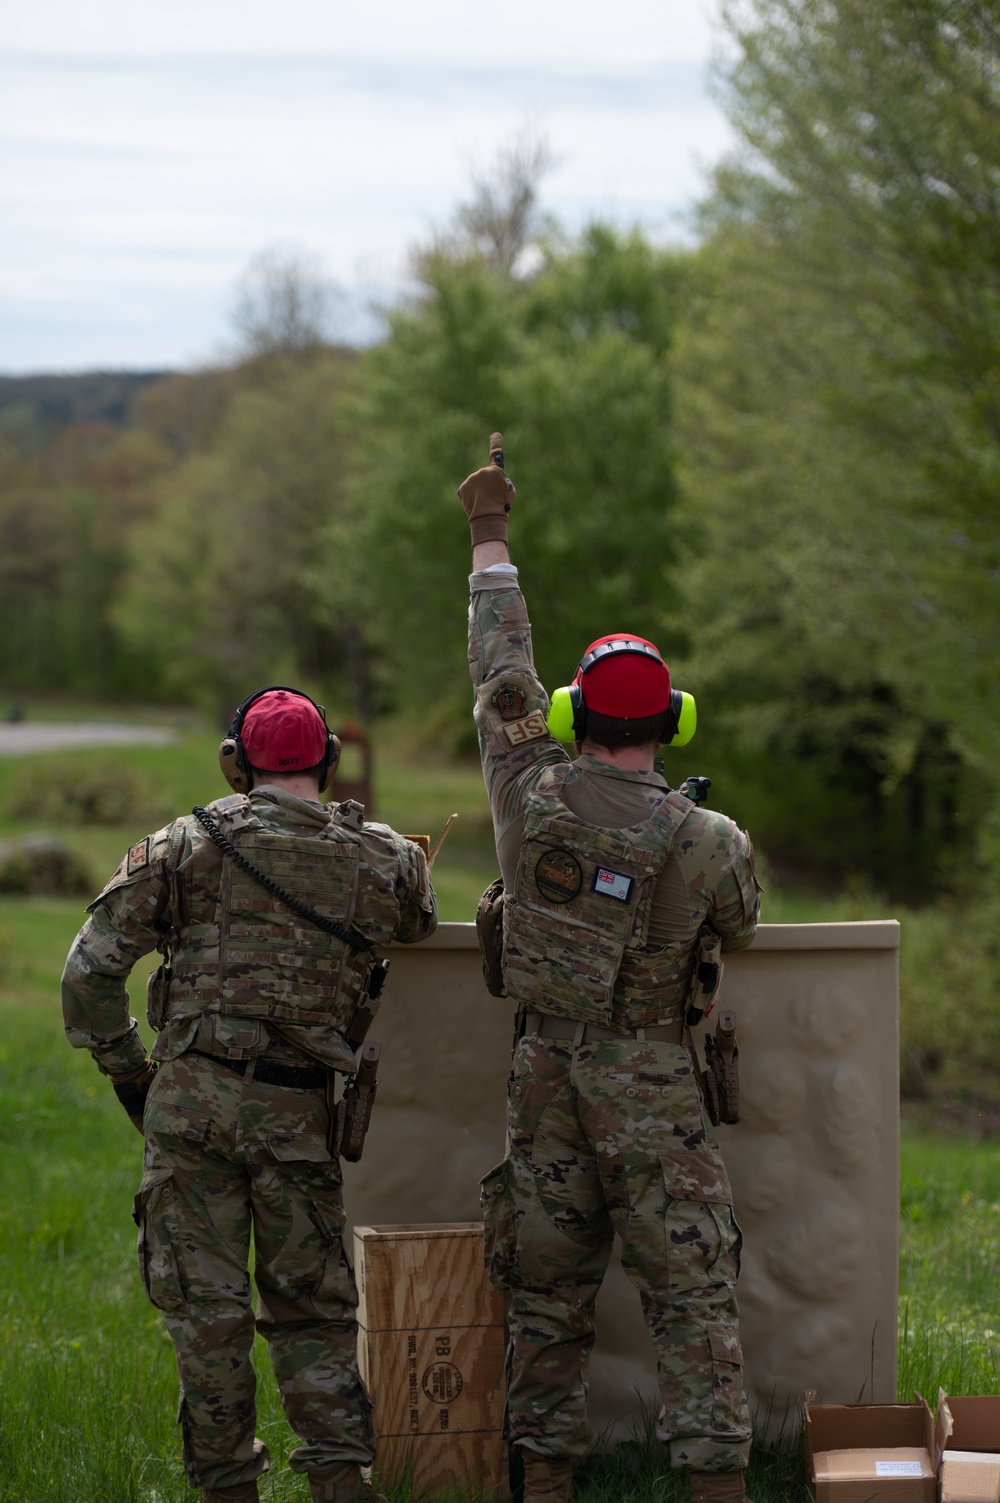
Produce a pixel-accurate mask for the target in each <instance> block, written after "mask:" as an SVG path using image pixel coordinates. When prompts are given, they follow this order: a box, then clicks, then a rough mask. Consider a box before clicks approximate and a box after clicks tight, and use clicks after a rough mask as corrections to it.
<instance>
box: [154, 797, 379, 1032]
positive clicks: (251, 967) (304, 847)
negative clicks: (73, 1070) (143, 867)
mask: <svg viewBox="0 0 1000 1503" xmlns="http://www.w3.org/2000/svg"><path fill="white" fill-rule="evenodd" d="M209 812H210V813H211V814H212V815H213V817H214V819H215V821H216V823H217V824H218V826H219V828H220V829H221V830H222V833H223V834H224V835H226V836H227V837H228V839H229V840H230V841H231V842H232V843H233V845H234V846H235V847H236V849H237V850H238V851H239V853H240V855H241V856H243V857H244V858H245V859H246V860H247V861H249V862H250V863H251V865H253V866H255V867H257V868H258V870H260V871H263V872H264V873H266V875H267V876H269V877H272V878H273V879H274V881H275V882H276V883H277V884H278V886H279V887H282V888H284V890H285V891H286V892H288V893H290V894H291V895H292V896H293V897H296V898H299V899H301V900H302V901H304V902H307V903H309V904H311V906H312V907H313V908H316V909H318V911H319V912H320V913H322V914H325V915H326V916H328V917H329V918H333V919H336V920H337V921H338V923H341V924H343V925H345V927H350V926H351V925H352V924H353V923H354V922H355V920H356V919H359V918H360V920H361V922H360V923H359V926H358V927H359V931H360V932H361V933H363V934H364V936H365V938H366V939H369V940H371V941H372V943H373V944H374V945H377V946H379V947H386V946H388V945H389V944H391V942H392V939H393V936H394V935H395V932H396V929H397V928H398V926H399V918H400V914H399V904H398V902H397V900H396V896H395V892H394V891H393V889H392V887H391V885H389V886H388V887H387V886H386V884H384V883H368V882H365V883H364V884H363V903H362V904H361V905H360V906H361V908H362V910H363V912H362V913H361V914H359V912H358V909H359V902H358V895H359V889H360V888H362V881H361V878H362V874H363V866H364V862H363V845H364V840H365V838H366V837H365V835H364V834H363V832H362V818H363V811H362V809H361V806H360V805H358V804H352V803H345V804H343V805H341V806H340V807H339V808H337V809H335V810H334V811H333V813H332V816H331V819H330V822H329V824H328V825H327V826H326V827H325V829H323V830H321V831H319V832H318V833H317V834H316V835H284V834H278V833H276V832H275V831H273V830H269V829H268V828H267V827H266V826H265V825H264V823H263V822H262V821H261V820H260V819H259V818H258V817H257V815H255V814H254V812H253V809H252V806H251V803H250V800H249V798H247V797H246V796H245V795H242V794H237V795H235V796H234V797H231V798H224V799H219V800H217V801H216V802H215V803H214V804H211V805H209ZM185 824H186V822H185ZM190 833H191V836H192V861H193V870H192V872H191V873H190V876H188V874H187V873H185V883H184V887H185V891H186V892H187V893H189V894H190V898H189V900H188V905H187V906H188V907H189V908H190V910H191V911H190V913H189V916H188V922H185V923H184V924H182V925H181V927H180V928H179V929H178V930H177V931H176V934H175V936H174V937H173V940H172V943H171V952H170V964H169V972H168V976H167V977H166V978H165V979H166V980H167V981H168V985H166V986H163V987H161V988H160V990H161V991H162V992H163V993H165V995H164V998H163V1007H162V1011H161V1017H160V1019H159V1021H157V1020H156V1019H154V1018H153V1017H152V1016H150V1019H149V1021H150V1023H151V1024H152V1026H153V1027H162V1026H163V1024H164V1022H166V1021H169V1020H170V1019H171V1018H177V1017H191V1016H193V1015H195V1014H197V1013H199V1012H204V1011H205V1009H206V1008H207V1007H209V1006H210V1005H211V1006H217V1007H218V1008H219V1010H220V1011H221V1012H223V1013H224V1014H226V1015H227V1016H229V1017H236V1018H273V1019H275V1020H276V1021H279V1022H280V1021H286V1022H294V1023H311V1022H316V1023H325V1024H328V1025H331V1026H332V1027H334V1028H338V1029H341V1030H344V1029H346V1028H347V1026H348V1025H349V1024H350V1021H351V1019H352V1018H353V1016H354V1013H355V1011H356V1009H357V1007H358V1005H359V1003H360V1001H361V998H362V997H363V996H364V994H365V988H366V984H367V980H368V973H369V969H370V967H371V963H372V958H373V957H372V954H371V952H370V951H358V950H353V949H351V947H350V946H349V945H347V944H345V943H344V942H343V941H342V940H339V939H336V938H334V937H333V936H332V935H329V934H326V933H325V932H324V931H323V930H322V929H320V928H318V927H317V926H316V925H315V924H311V923H310V922H309V921H308V919H305V918H300V917H299V916H298V915H297V914H296V913H294V912H293V910H292V909H291V908H289V907H288V906H287V905H286V904H284V903H283V902H282V901H281V899H280V898H277V897H273V896H272V895H271V894H270V893H269V892H267V891H266V890H265V889H264V888H263V887H261V886H260V885H259V883H257V882H255V881H254V880H253V878H252V877H249V876H248V875H247V874H246V873H245V872H244V871H241V869H240V868H239V867H238V866H237V865H236V863H235V862H234V861H233V860H232V859H231V858H230V857H229V856H222V857H221V872H220V869H219V868H220V853H219V851H218V850H217V848H216V847H215V846H214V845H213V844H212V842H211V841H210V840H209V839H208V838H207V836H202V834H201V831H200V830H198V829H197V827H195V829H194V830H193V831H191V832H190ZM150 995H151V997H152V991H151V994H150Z"/></svg>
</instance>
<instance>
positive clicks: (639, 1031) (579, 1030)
mask: <svg viewBox="0 0 1000 1503" xmlns="http://www.w3.org/2000/svg"><path fill="white" fill-rule="evenodd" d="M523 1017H524V1032H525V1033H534V1034H537V1035H538V1037H539V1038H542V1039H567V1040H569V1041H570V1042H571V1043H573V1044H592V1043H607V1042H609V1041H610V1042H615V1041H617V1042H618V1043H623V1042H624V1041H625V1040H626V1039H633V1040H635V1042H636V1043H639V1044H642V1043H645V1042H646V1040H647V1039H653V1040H655V1041H656V1042H660V1043H666V1044H679V1043H680V1041H681V1023H680V1019H679V1018H678V1019H677V1021H676V1023H657V1024H656V1025H655V1026H654V1027H652V1028H618V1029H616V1028H601V1027H600V1025H599V1024H597V1023H573V1022H571V1021H570V1019H569V1018H554V1017H552V1016H551V1014H550V1013H547V1012H526V1013H524V1014H523Z"/></svg>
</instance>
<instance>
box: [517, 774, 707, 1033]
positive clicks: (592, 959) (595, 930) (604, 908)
mask: <svg viewBox="0 0 1000 1503" xmlns="http://www.w3.org/2000/svg"><path fill="white" fill-rule="evenodd" d="M571 770H572V769H571V766H570V765H569V764H567V765H566V766H561V767H555V768H552V769H551V770H550V771H548V772H547V773H546V774H544V775H543V777H542V778H541V779H540V780H539V782H538V784H537V785H536V787H535V789H534V791H533V792H532V794H531V796H530V799H529V802H528V807H527V811H526V813H525V821H524V835H523V841H522V847H521V857H520V861H519V864H518V870H517V878H516V883H515V888H514V892H513V894H511V895H510V896H509V897H508V898H507V900H506V901H505V936H504V984H505V986H506V989H507V993H508V995H509V996H511V997H514V998H516V1000H517V1001H518V1002H519V1003H520V1004H521V1006H523V1007H535V1008H538V1009H539V1010H540V1011H542V1012H546V1013H551V1014H552V1015H554V1016H556V1017H564V1018H569V1019H571V1020H572V1021H574V1022H577V1023H598V1024H602V1025H604V1026H608V1027H622V1028H626V1027H627V1028H635V1027H642V1026H643V1025H652V1024H654V1023H660V1022H670V1021H672V1020H674V1019H676V1018H679V1017H680V1013H681V1008H682V1005H683V1002H684V998H685V996H686V994H687V989H688V983H689V978H690V971H691V965H692V947H691V946H690V945H688V944H677V945H666V946H657V947H655V948H653V949H650V948H648V947H647V935H648V930H649V915H650V908H651V904H652V897H653V889H654V887H655V885H656V879H657V877H658V875H659V873H660V871H661V870H662V868H663V866H664V864H665V862H666V861H667V859H668V858H669V856H670V853H671V851H672V849H673V843H674V838H675V836H676V832H677V830H678V828H679V827H680V825H681V824H682V822H683V820H684V818H685V816H686V814H687V813H688V812H689V810H690V809H691V807H692V806H691V804H690V803H689V801H688V800H687V799H685V798H683V797H681V796H680V795H679V794H675V793H667V794H665V795H664V797H663V799H662V802H661V803H660V805H659V807H658V808H657V809H656V810H655V812H654V813H653V814H652V815H651V817H650V819H649V820H648V821H645V822H644V823H643V824H641V825H635V826H632V827H630V828H628V829H619V830H609V829H602V828H600V827H598V826H594V825H589V824H586V823H584V821H583V820H581V819H579V818H578V817H577V816H576V815H575V814H573V813H572V812H571V811H570V810H569V809H568V808H567V806H566V804H565V803H564V802H563V799H562V788H563V784H564V783H565V781H566V778H567V776H569V774H570V773H571ZM511 899H512V900H511Z"/></svg>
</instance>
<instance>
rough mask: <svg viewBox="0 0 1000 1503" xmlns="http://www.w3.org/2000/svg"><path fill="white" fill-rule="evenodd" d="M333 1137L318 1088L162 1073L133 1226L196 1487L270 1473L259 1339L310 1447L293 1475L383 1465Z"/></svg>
mask: <svg viewBox="0 0 1000 1503" xmlns="http://www.w3.org/2000/svg"><path fill="white" fill-rule="evenodd" d="M326 1128H327V1111H326V1106H325V1102H324V1095H323V1091H322V1089H321V1088H320V1089H316V1090H300V1089H298V1088H293V1087H285V1086H275V1085H266V1084H259V1085H255V1084H254V1083H253V1082H252V1080H250V1081H248V1080H246V1079H244V1078H243V1077H241V1076H240V1075H238V1074H236V1073H235V1072H234V1071H232V1070H229V1069H227V1068H226V1067H225V1066H224V1065H221V1064H217V1063H216V1062H215V1061H213V1060H210V1059H206V1058H205V1057H204V1056H201V1055H196V1054H192V1053H188V1054H183V1055H181V1056H180V1058H178V1059H174V1060H171V1061H169V1062H168V1063H166V1064H164V1065H161V1067H160V1069H159V1071H158V1072H157V1076H156V1079H155V1081H154V1083H153V1088H152V1090H151V1092H150V1095H149V1098H148V1101H147V1104H146V1114H145V1138H146V1148H145V1156H144V1160H143V1176H142V1184H141V1186H140V1189H139V1193H138V1195H137V1196H136V1199H135V1211H134V1215H135V1219H136V1222H137V1223H138V1227H139V1243H138V1253H139V1268H140V1272H141V1274H142V1280H143V1284H144V1286H145V1289H146V1293H147V1295H148V1296H149V1299H150V1300H151V1302H152V1303H153V1304H154V1305H155V1306H156V1307H157V1309H159V1310H161V1311H162V1312H163V1315H164V1319H165V1321H166V1325H167V1330H168V1331H169V1333H170V1336H171V1339H172V1341H173V1343H174V1349H175V1351H176V1354H177V1366H178V1370H179V1372H180V1380H181V1402H180V1412H179V1420H180V1424H181V1427H182V1432H183V1444H184V1468H185V1471H186V1472H187V1475H188V1480H189V1481H190V1483H191V1485H192V1486H193V1487H198V1486H200V1487H202V1488H205V1489H213V1488H221V1487H232V1486H234V1485H236V1484H238V1483H241V1482H248V1481H250V1479H251V1478H253V1477H256V1476H258V1475H259V1474H260V1473H261V1472H263V1471H265V1470H266V1469H267V1466H268V1462H269V1458H268V1454H267V1448H266V1447H265V1446H264V1444H263V1442H261V1441H259V1440H256V1439H255V1435H254V1432H255V1420H256V1409H255V1403H254V1393H255V1386H256V1380H255V1377H254V1370H253V1366H252V1364H251V1361H250V1348H251V1345H252V1343H253V1339H254V1332H255V1330H257V1331H259V1332H260V1333H261V1335H262V1336H263V1337H265V1339H266V1340H267V1342H268V1344H269V1349H270V1356H271V1362H272V1364H273V1367H274V1372H275V1376H276V1378H277V1381H278V1388H279V1390H280V1393H281V1399H282V1403H283V1404H284V1408H285V1413H286V1415H287V1416H288V1422H289V1424H290V1425H291V1427H292V1429H293V1430H294V1431H295V1433H296V1434H297V1435H298V1436H299V1438H300V1440H301V1442H302V1444H301V1445H299V1446H298V1447H297V1448H296V1449H295V1450H294V1451H293V1452H292V1454H291V1457H290V1458H289V1464H290V1465H291V1467H292V1469H293V1470H294V1471H298V1472H311V1471H313V1470H316V1469H318V1468H320V1467H323V1466H325V1465H327V1464H328V1463H330V1462H332V1461H336V1460H348V1459H350V1460H355V1461H359V1462H368V1461H370V1460H371V1459H372V1455H373V1446H372V1436H371V1427H370V1421H369V1418H368V1414H369V1406H368V1401H367V1395H366V1394H365V1392H364V1390H363V1387H362V1384H361V1382H360V1379H359V1376H358V1366H357V1354H356V1343H357V1323H356V1320H355V1314H354V1311H355V1307H356V1305H357V1291H356V1288H355V1283H354V1274H353V1271H352V1269H351V1267H350V1264H349V1262H348V1260H347V1257H346V1255H345V1251H344V1246H343V1228H344V1210H343V1197H342V1193H341V1171H340V1163H339V1161H338V1160H337V1159H331V1157H330V1153H329V1151H328V1149H327V1146H326ZM251 1229H252V1235H253V1246H254V1281H255V1283H256V1286H257V1295H258V1306H257V1313H256V1319H255V1316H254V1310H253V1291H252V1288H251V1283H250V1274H249V1270H248V1264H249V1252H250V1239H251Z"/></svg>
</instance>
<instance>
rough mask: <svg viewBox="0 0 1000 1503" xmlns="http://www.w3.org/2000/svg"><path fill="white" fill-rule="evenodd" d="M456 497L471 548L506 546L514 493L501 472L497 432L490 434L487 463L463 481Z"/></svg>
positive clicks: (512, 487)
mask: <svg viewBox="0 0 1000 1503" xmlns="http://www.w3.org/2000/svg"><path fill="white" fill-rule="evenodd" d="M458 494H459V496H460V498H461V501H462V505H463V506H464V507H465V515H466V516H467V517H468V519H469V531H470V532H471V533H472V546H473V547H475V546H476V544H477V543H491V542H497V543H506V541H507V514H508V512H509V511H510V508H511V503H512V502H513V500H514V497H515V496H516V495H517V492H516V491H515V489H514V484H513V481H511V480H508V479H507V476H506V475H505V474H504V472H503V438H502V436H501V435H500V434H499V433H493V434H491V435H490V462H489V464H488V465H484V467H483V468H482V469H481V470H475V471H473V473H472V474H471V475H469V476H468V478H467V479H465V480H463V481H462V484H461V485H460V486H459V488H458Z"/></svg>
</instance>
